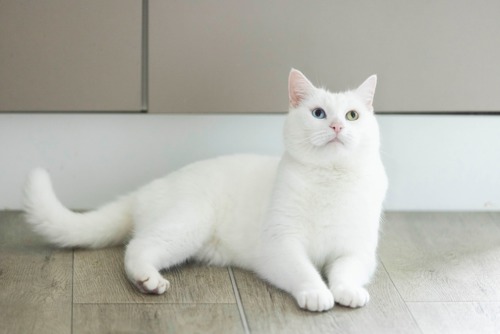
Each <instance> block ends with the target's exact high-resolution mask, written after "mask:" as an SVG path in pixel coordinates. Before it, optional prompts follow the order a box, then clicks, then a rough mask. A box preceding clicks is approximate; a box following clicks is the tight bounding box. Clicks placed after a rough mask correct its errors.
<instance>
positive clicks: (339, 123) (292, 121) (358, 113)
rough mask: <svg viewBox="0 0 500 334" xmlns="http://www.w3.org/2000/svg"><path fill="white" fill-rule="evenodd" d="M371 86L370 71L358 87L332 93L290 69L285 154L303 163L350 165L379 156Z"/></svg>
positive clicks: (372, 81) (372, 82) (373, 91)
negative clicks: (368, 75)
mask: <svg viewBox="0 0 500 334" xmlns="http://www.w3.org/2000/svg"><path fill="white" fill-rule="evenodd" d="M376 84H377V77H376V76H375V75H372V76H371V77H369V78H368V79H366V81H365V82H363V83H362V84H361V85H360V86H359V87H358V88H357V89H354V90H350V91H347V92H343V93H331V92H329V91H327V90H325V89H322V88H316V87H315V86H314V85H313V84H312V83H311V82H310V81H309V80H308V79H307V78H306V77H305V76H304V74H302V73H301V72H300V71H298V70H295V69H292V70H291V72H290V76H289V79H288V93H289V101H290V111H289V113H288V115H287V118H286V121H285V129H284V135H285V147H286V150H287V152H288V153H289V154H290V155H291V156H292V157H293V158H294V159H296V160H298V161H300V162H302V163H304V164H309V165H311V164H312V165H319V166H335V165H349V164H350V163H357V162H360V160H362V158H363V157H366V156H369V155H373V154H378V150H379V142H380V140H379V130H378V125H377V121H376V119H375V115H374V112H373V97H374V94H375V86H376Z"/></svg>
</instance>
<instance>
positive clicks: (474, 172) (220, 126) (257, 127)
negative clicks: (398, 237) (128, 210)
mask: <svg viewBox="0 0 500 334" xmlns="http://www.w3.org/2000/svg"><path fill="white" fill-rule="evenodd" d="M283 118H284V116H283V115H279V114H270V115H172V114H170V115H146V114H139V115H126V114H120V115H113V114H104V115H102V114H101V115H96V114H67V115H61V114H44V115H32V114H3V115H0V152H1V157H2V164H1V167H0V185H1V186H0V209H6V208H8V209H19V208H20V198H21V189H22V185H23V180H24V177H25V175H26V173H27V172H28V171H29V170H30V169H31V168H33V167H35V166H44V167H46V168H47V169H49V171H50V172H51V174H52V176H53V181H54V185H55V188H56V191H57V193H58V195H59V196H60V198H61V200H62V201H63V202H64V203H65V204H66V205H68V206H69V207H72V208H93V207H96V206H98V205H100V204H102V203H105V202H106V201H108V200H110V199H112V198H114V197H116V196H117V195H119V194H122V193H125V192H127V191H129V190H132V189H135V188H136V187H138V186H140V185H141V184H144V183H146V182H147V181H149V180H151V179H153V178H156V177H159V176H162V175H164V174H166V173H167V172H169V171H172V170H174V169H176V168H178V167H180V166H182V165H184V164H186V163H189V162H191V161H195V160H198V159H203V158H209V157H212V156H216V155H221V154H230V153H238V152H254V153H262V154H280V152H281V150H282V144H281V128H282V122H283ZM379 122H380V126H381V132H382V138H383V143H382V151H383V159H384V162H385V165H386V168H387V172H388V174H389V179H390V190H389V193H388V196H387V201H386V208H387V209H388V210H499V209H500V131H499V130H498V129H500V117H498V116H477V115H476V116H467V115H453V116H439V115H404V116H398V115H379Z"/></svg>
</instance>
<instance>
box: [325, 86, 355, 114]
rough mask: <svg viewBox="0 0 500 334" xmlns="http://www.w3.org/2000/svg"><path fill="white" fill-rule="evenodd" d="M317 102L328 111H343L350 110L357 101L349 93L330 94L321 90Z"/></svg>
mask: <svg viewBox="0 0 500 334" xmlns="http://www.w3.org/2000/svg"><path fill="white" fill-rule="evenodd" d="M317 102H318V103H319V104H320V106H321V107H323V108H325V109H328V110H329V111H343V110H345V109H350V108H352V107H353V106H354V105H355V104H357V103H358V100H357V99H356V98H355V96H354V95H353V94H352V93H351V92H343V93H331V92H329V91H326V90H323V91H321V93H320V94H318V100H317Z"/></svg>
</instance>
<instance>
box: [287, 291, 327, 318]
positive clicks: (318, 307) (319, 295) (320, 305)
mask: <svg viewBox="0 0 500 334" xmlns="http://www.w3.org/2000/svg"><path fill="white" fill-rule="evenodd" d="M295 299H296V300H297V303H298V304H299V306H300V308H303V309H305V310H309V311H313V312H322V311H328V310H330V309H331V308H332V307H333V305H334V301H333V295H332V292H331V291H330V290H328V289H326V288H321V289H308V290H302V291H299V292H298V293H296V295H295Z"/></svg>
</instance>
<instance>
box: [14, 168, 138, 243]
mask: <svg viewBox="0 0 500 334" xmlns="http://www.w3.org/2000/svg"><path fill="white" fill-rule="evenodd" d="M132 201H133V195H128V196H125V197H122V198H119V199H118V200H117V201H115V202H112V203H109V204H106V205H104V206H102V207H101V208H99V209H97V210H95V211H90V212H85V213H77V212H73V211H71V210H68V209H67V208H66V207H64V206H63V205H62V204H61V202H60V201H59V200H58V199H57V197H56V195H55V193H54V190H53V188H52V183H51V181H50V176H49V174H48V173H47V171H45V170H44V169H42V168H37V169H34V170H33V171H31V173H30V174H29V176H28V179H27V181H26V186H25V188H24V198H23V206H24V211H25V214H26V220H27V221H28V223H29V224H31V225H32V226H33V228H34V230H35V232H37V233H38V234H40V235H42V236H44V237H45V238H46V239H47V240H48V241H50V242H51V243H53V244H55V245H58V246H60V247H88V248H100V247H106V246H111V245H117V244H121V243H123V242H124V241H125V240H126V239H127V238H128V237H129V235H130V233H131V231H132V224H133V223H132V212H131V211H132Z"/></svg>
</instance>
